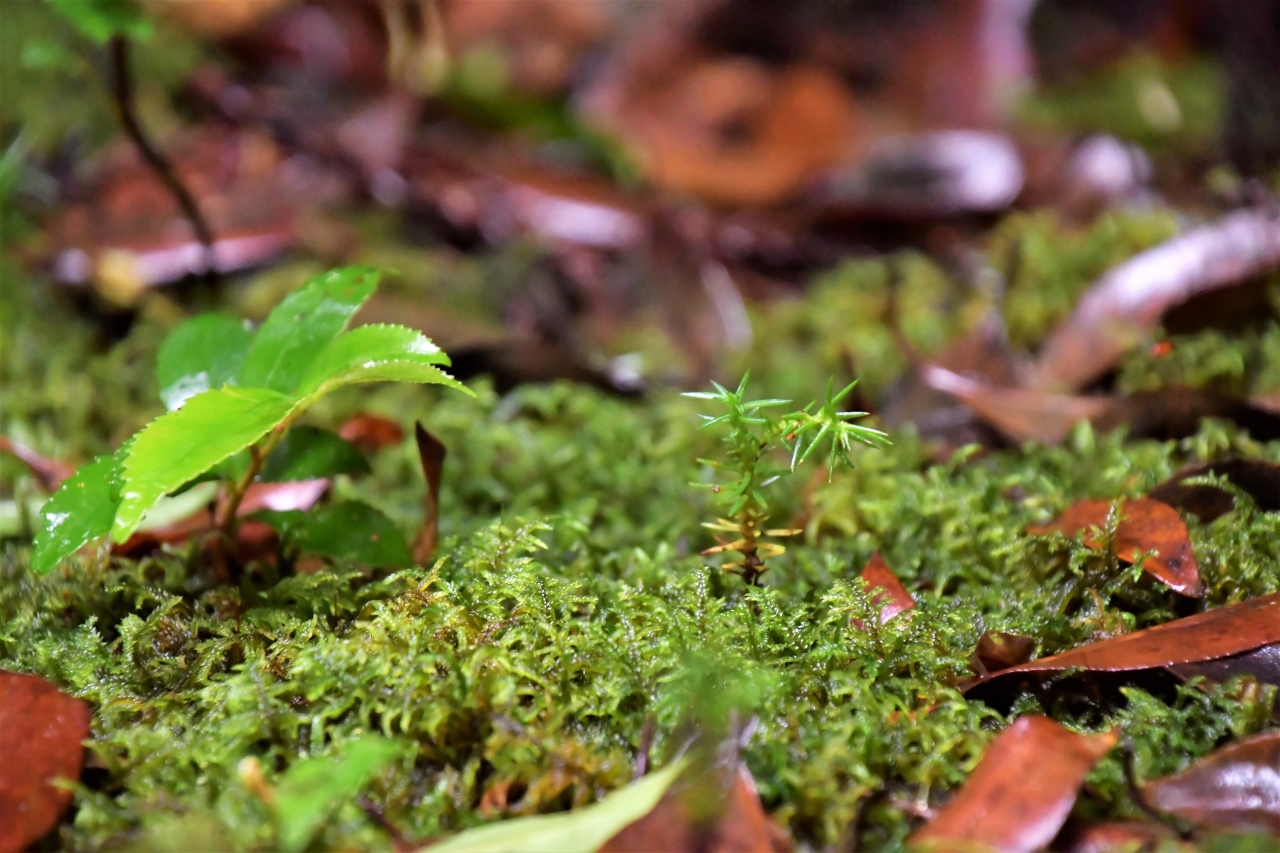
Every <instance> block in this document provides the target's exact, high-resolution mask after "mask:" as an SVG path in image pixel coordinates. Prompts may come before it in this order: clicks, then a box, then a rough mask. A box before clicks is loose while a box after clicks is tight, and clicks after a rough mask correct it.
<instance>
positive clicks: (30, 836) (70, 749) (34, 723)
mask: <svg viewBox="0 0 1280 853" xmlns="http://www.w3.org/2000/svg"><path fill="white" fill-rule="evenodd" d="M91 716H92V713H91V712H90V710H89V706H88V705H87V704H85V703H84V702H82V701H80V700H79V699H75V698H73V697H71V696H68V695H67V694H65V693H63V692H61V691H59V690H58V688H56V687H54V686H53V685H52V684H50V683H49V682H48V681H45V680H44V679H43V678H39V677H37V676H34V675H22V674H20V673H16V672H5V671H3V670H0V756H4V761H3V762H0V853H18V851H19V850H23V849H25V848H26V847H27V845H29V844H31V843H32V842H33V841H35V840H36V839H38V838H40V837H41V836H43V835H44V834H45V833H46V832H48V831H49V830H50V829H52V828H53V826H54V825H55V824H56V823H57V822H58V817H59V816H60V815H61V814H62V812H63V810H64V809H66V807H67V806H68V805H70V803H71V792H70V791H66V790H62V789H60V788H55V787H53V786H52V785H50V784H49V783H50V782H52V781H53V780H55V779H70V780H72V781H75V780H78V779H79V778H80V767H81V763H82V761H83V759H84V747H83V746H81V741H83V740H84V739H85V738H87V737H88V736H89V719H90V717H91Z"/></svg>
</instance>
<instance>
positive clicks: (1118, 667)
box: [963, 593, 1280, 699]
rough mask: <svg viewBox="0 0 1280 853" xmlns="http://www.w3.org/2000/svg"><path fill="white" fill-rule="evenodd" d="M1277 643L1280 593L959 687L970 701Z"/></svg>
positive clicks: (1197, 661) (1211, 658)
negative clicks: (1075, 674) (1060, 679)
mask: <svg viewBox="0 0 1280 853" xmlns="http://www.w3.org/2000/svg"><path fill="white" fill-rule="evenodd" d="M1275 643H1280V593H1273V594H1271V595H1264V596H1260V597H1258V598H1251V599H1249V600H1247V601H1242V602H1240V603H1238V604H1231V605H1228V606H1226V607H1219V608H1216V609H1214V610H1209V611H1207V612H1205V613H1197V614H1196V615H1194V616H1188V617H1186V618H1183V619H1175V620H1173V621H1171V622H1165V623H1163V624H1160V625H1156V626H1154V627H1151V628H1144V629H1143V630H1141V631H1134V632H1133V633H1130V634H1121V635H1120V636H1118V637H1111V638H1109V639H1105V640H1100V641H1098V642H1096V643H1089V644H1087V645H1083V646H1080V647H1078V648H1074V649H1070V650H1068V651H1065V652H1061V653H1060V654H1056V655H1050V656H1049V657H1045V658H1039V659H1037V660H1033V661H1029V662H1027V663H1024V664H1019V665H1017V666H1012V667H1009V668H1007V669H1004V670H1001V671H999V672H994V673H992V674H990V675H988V676H986V677H984V678H980V679H978V680H977V681H975V682H972V683H970V684H968V685H966V686H964V688H963V689H964V691H965V692H966V693H967V694H968V695H970V696H973V697H975V698H979V699H981V698H984V697H989V696H991V695H992V689H993V688H999V687H1001V686H1003V687H1007V688H1010V689H1014V688H1016V687H1017V686H1018V685H1019V684H1024V683H1025V684H1036V683H1038V682H1040V681H1042V680H1044V679H1046V678H1048V677H1051V676H1053V675H1055V674H1058V673H1063V672H1066V671H1068V670H1074V669H1080V670H1084V671H1086V672H1137V671H1140V670H1150V669H1161V668H1165V667H1175V666H1177V665H1180V664H1201V663H1204V662H1206V661H1216V660H1219V659H1222V658H1227V657H1231V656H1233V655H1240V654H1244V653H1246V652H1251V651H1254V650H1256V649H1260V648H1261V647H1263V646H1270V645H1273V644H1275Z"/></svg>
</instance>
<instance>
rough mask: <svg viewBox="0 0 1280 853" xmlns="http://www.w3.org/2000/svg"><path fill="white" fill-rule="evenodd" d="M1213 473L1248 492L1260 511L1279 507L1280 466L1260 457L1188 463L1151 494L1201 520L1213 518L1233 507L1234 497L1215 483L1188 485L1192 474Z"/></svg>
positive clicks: (1207, 520)
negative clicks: (1196, 463)
mask: <svg viewBox="0 0 1280 853" xmlns="http://www.w3.org/2000/svg"><path fill="white" fill-rule="evenodd" d="M1206 474H1213V475H1215V476H1218V477H1225V478H1227V479H1228V480H1230V481H1231V484H1232V485H1234V486H1236V487H1238V488H1240V489H1241V490H1243V491H1245V492H1247V493H1248V495H1249V497H1251V498H1253V502H1254V503H1255V504H1257V505H1258V508H1259V509H1261V510H1262V511H1263V512H1276V511H1277V510H1280V465H1275V464H1272V463H1270V462H1263V461H1262V460H1260V459H1240V458H1235V457H1233V458H1229V459H1220V460H1218V461H1217V462H1202V463H1200V464H1199V465H1190V466H1187V467H1186V468H1183V469H1182V470H1181V471H1179V472H1178V473H1177V474H1175V475H1173V476H1172V477H1170V478H1169V479H1168V480H1165V481H1164V482H1163V483H1161V484H1160V485H1158V486H1156V487H1155V488H1154V489H1152V490H1151V497H1153V498H1156V499H1157V500H1161V501H1164V502H1165V503H1167V504H1169V505H1170V506H1175V507H1177V508H1178V509H1181V510H1184V511H1186V512H1189V513H1191V514H1192V515H1194V516H1196V517H1197V518H1199V519H1200V520H1201V521H1203V522H1206V523H1207V522H1210V521H1213V520H1214V519H1215V518H1218V517H1219V516H1222V515H1226V514H1227V513H1228V512H1230V511H1231V510H1232V509H1234V508H1235V497H1234V496H1232V495H1231V493H1230V492H1227V491H1224V490H1222V489H1219V488H1218V487H1216V486H1208V485H1189V484H1187V483H1186V482H1185V481H1186V480H1188V479H1190V478H1192V477H1202V476H1204V475H1206Z"/></svg>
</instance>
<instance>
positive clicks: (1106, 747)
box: [909, 715, 1119, 853]
mask: <svg viewBox="0 0 1280 853" xmlns="http://www.w3.org/2000/svg"><path fill="white" fill-rule="evenodd" d="M1118 737H1119V735H1118V733H1116V732H1106V733H1103V734H1097V735H1081V734H1076V733H1075V732H1072V731H1069V730H1068V729H1066V728H1064V727H1062V726H1061V725H1059V724H1058V723H1055V722H1054V721H1053V720H1050V719H1049V718H1048V717H1041V716H1037V715H1029V716H1024V717H1019V718H1018V720H1017V721H1015V722H1014V724H1013V725H1012V726H1010V727H1009V728H1008V729H1006V730H1005V731H1004V732H1002V733H1001V734H1000V736H999V737H997V738H996V739H995V740H994V741H992V742H991V745H990V746H988V747H987V751H986V752H985V753H983V755H982V760H981V761H979V762H978V766H977V767H975V768H974V770H973V773H972V774H970V776H969V778H968V780H966V781H965V783H964V785H963V786H962V787H961V788H960V790H959V792H957V793H956V795H955V797H954V798H952V800H951V801H950V802H949V803H947V805H946V806H945V807H944V808H943V809H942V811H941V812H940V813H939V814H938V816H937V817H936V818H934V819H933V820H932V821H931V822H930V823H929V824H928V825H926V826H925V827H924V828H922V829H920V830H918V831H917V832H915V833H914V834H913V835H912V836H911V838H910V839H909V843H911V844H914V845H917V846H919V847H921V848H924V849H929V850H959V849H966V850H967V849H971V848H972V849H993V850H998V851H1005V853H1017V851H1031V850H1039V849H1041V848H1043V847H1045V846H1046V845H1048V844H1049V842H1050V841H1052V840H1053V838H1054V836H1055V835H1057V834H1058V830H1060V829H1061V828H1062V824H1063V823H1064V822H1065V821H1066V819H1067V815H1069V814H1070V813H1071V807H1072V806H1073V805H1074V804H1075V801H1076V793H1077V791H1078V790H1079V788H1080V785H1081V783H1082V782H1084V778H1085V776H1086V775H1088V773H1089V771H1090V770H1092V769H1093V766H1094V765H1095V764H1097V763H1098V761H1100V760H1101V759H1102V757H1103V756H1105V755H1106V754H1107V753H1108V752H1109V751H1110V750H1111V747H1113V746H1115V743H1116V740H1117V738H1118Z"/></svg>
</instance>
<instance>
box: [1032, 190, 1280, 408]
mask: <svg viewBox="0 0 1280 853" xmlns="http://www.w3.org/2000/svg"><path fill="white" fill-rule="evenodd" d="M1278 265H1280V216H1277V215H1276V214H1275V213H1274V212H1272V211H1264V210H1241V211H1237V212H1235V213H1231V214H1229V215H1227V216H1224V217H1223V218H1222V219H1219V220H1218V221H1217V222H1213V223H1210V224H1208V225H1203V226H1201V227H1199V228H1195V229H1192V230H1190V231H1187V232H1185V233H1183V234H1179V235H1178V236H1176V237H1174V238H1173V239H1171V240H1169V241H1167V242H1165V243H1162V244H1161V245H1159V246H1156V247H1154V248H1152V249H1148V250H1147V251H1145V252H1141V253H1139V254H1137V255H1135V256H1134V257H1132V258H1130V259H1129V260H1127V261H1125V262H1124V263H1122V264H1120V265H1119V266H1116V267H1113V268H1112V269H1111V270H1110V271H1108V272H1107V273H1106V274H1105V275H1103V276H1102V277H1101V278H1100V279H1098V281H1097V282H1095V283H1094V284H1093V285H1092V286H1091V287H1090V288H1089V290H1088V291H1087V292H1086V293H1085V295H1084V296H1083V297H1082V298H1081V300H1080V302H1079V303H1078V304H1077V305H1076V309H1075V311H1074V312H1073V313H1072V314H1071V316H1070V317H1069V318H1067V320H1066V321H1065V322H1064V323H1063V325H1062V326H1061V327H1060V328H1059V329H1058V330H1057V331H1055V332H1054V333H1053V334H1052V335H1051V336H1050V337H1049V339H1048V341H1047V342H1046V343H1045V345H1044V348H1043V350H1042V351H1041V353H1040V357H1039V359H1038V360H1037V362H1036V365H1035V368H1034V371H1033V378H1032V385H1033V387H1035V388H1038V389H1041V390H1053V391H1063V390H1066V391H1073V390H1075V389H1078V388H1083V387H1084V386H1086V385H1088V384H1089V383H1090V382H1092V381H1093V380H1095V379H1097V378H1098V377H1100V376H1102V375H1103V374H1104V373H1106V372H1107V371H1109V370H1111V369H1112V368H1113V367H1114V366H1115V365H1116V363H1117V362H1118V361H1119V359H1120V356H1122V355H1123V354H1124V353H1125V352H1126V351H1128V350H1129V348H1130V347H1132V346H1133V345H1135V344H1136V343H1138V342H1140V341H1142V340H1143V339H1144V338H1145V337H1146V336H1147V335H1149V334H1150V333H1151V332H1152V331H1153V330H1154V329H1155V327H1156V326H1157V325H1158V324H1159V323H1160V320H1161V317H1163V316H1164V314H1165V312H1166V311H1168V310H1169V309H1171V308H1173V307H1175V306H1177V305H1179V304H1181V303H1183V302H1186V301H1187V300H1188V299H1190V298H1191V297H1193V296H1196V295H1197V294H1202V293H1206V292H1208V291H1212V290H1217V289H1220V288H1223V287H1227V286H1230V285H1233V284H1238V283H1241V282H1244V281H1246V280H1248V279H1250V278H1253V277H1255V276H1259V275H1262V274H1264V273H1266V272H1268V271H1269V270H1272V269H1274V268H1275V267H1276V266H1278Z"/></svg>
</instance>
